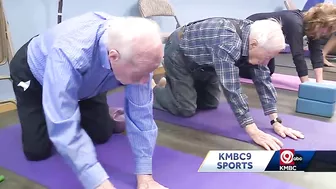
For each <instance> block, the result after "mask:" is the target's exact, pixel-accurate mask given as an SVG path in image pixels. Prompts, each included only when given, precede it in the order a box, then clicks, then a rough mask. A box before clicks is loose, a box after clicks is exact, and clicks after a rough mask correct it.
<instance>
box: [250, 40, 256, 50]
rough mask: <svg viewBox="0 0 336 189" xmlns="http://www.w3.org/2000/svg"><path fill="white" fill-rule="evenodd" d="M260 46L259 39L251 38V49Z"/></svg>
mask: <svg viewBox="0 0 336 189" xmlns="http://www.w3.org/2000/svg"><path fill="white" fill-rule="evenodd" d="M257 46H258V41H257V40H255V39H251V40H250V49H253V48H256V47H257Z"/></svg>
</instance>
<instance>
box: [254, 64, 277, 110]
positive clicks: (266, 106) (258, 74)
mask: <svg viewBox="0 0 336 189" xmlns="http://www.w3.org/2000/svg"><path fill="white" fill-rule="evenodd" d="M250 71H251V76H252V80H253V83H254V85H255V87H256V90H257V93H258V95H259V99H260V102H261V105H262V107H263V110H264V113H265V115H270V114H273V113H276V112H277V108H276V103H277V93H276V90H275V88H274V85H273V84H272V80H271V75H270V71H269V69H268V67H267V66H263V65H257V66H253V68H252V69H250Z"/></svg>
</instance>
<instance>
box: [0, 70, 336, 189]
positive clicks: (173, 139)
mask: <svg viewBox="0 0 336 189" xmlns="http://www.w3.org/2000/svg"><path fill="white" fill-rule="evenodd" d="M277 72H278V73H284V74H290V73H292V74H293V69H288V68H277ZM293 75H295V70H294V74H293ZM326 77H328V78H329V79H330V80H336V75H335V73H328V74H326ZM277 91H278V110H279V112H281V113H286V114H291V115H296V116H300V117H307V118H310V119H316V120H321V121H326V122H333V123H335V126H336V116H334V117H333V118H332V119H326V118H320V117H316V116H307V115H302V114H297V113H295V107H294V104H295V101H296V98H297V93H296V92H291V91H285V90H279V89H278V90H277ZM244 92H245V93H246V94H247V95H248V97H249V104H250V106H251V107H257V108H260V103H259V99H258V96H257V94H256V91H255V88H254V87H253V86H252V85H244ZM223 100H225V99H223ZM17 122H18V119H17V113H16V112H15V111H11V112H7V113H3V114H0V127H5V126H8V125H11V124H14V123H17ZM157 124H158V127H159V136H158V144H159V145H164V146H168V147H170V148H173V149H176V150H180V151H183V152H185V153H190V154H194V155H197V156H201V157H204V156H205V155H206V153H207V152H208V151H209V150H229V149H259V148H258V147H257V146H255V145H252V144H247V143H244V142H240V141H236V140H232V139H228V138H225V137H221V136H216V135H212V134H208V133H204V132H200V131H196V130H192V129H188V128H184V127H179V126H177V125H172V124H167V123H163V122H157ZM289 124H290V123H289ZM289 126H290V125H289ZM242 132H244V131H243V130H242ZM335 149H336V146H335ZM2 153H5V152H1V154H2ZM51 171H52V170H51ZM1 174H2V175H5V176H6V178H7V179H6V181H5V182H3V183H1V184H0V189H42V188H43V187H42V186H39V185H38V184H35V183H33V182H31V181H29V180H27V179H25V178H22V177H20V176H17V175H15V174H14V173H11V172H9V171H7V170H4V169H1V168H0V175H1ZM265 175H268V176H270V177H274V178H276V179H279V180H282V181H284V182H288V183H293V184H295V185H298V186H302V187H304V188H307V189H336V183H335V181H334V179H335V178H336V173H267V174H266V173H265ZM260 184H262V183H260ZM218 189H222V188H218ZM270 189H272V186H270Z"/></svg>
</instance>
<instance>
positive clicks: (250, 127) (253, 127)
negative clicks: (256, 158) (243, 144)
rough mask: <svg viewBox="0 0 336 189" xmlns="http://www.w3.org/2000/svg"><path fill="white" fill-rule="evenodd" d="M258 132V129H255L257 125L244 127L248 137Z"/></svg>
mask: <svg viewBox="0 0 336 189" xmlns="http://www.w3.org/2000/svg"><path fill="white" fill-rule="evenodd" d="M258 130H259V129H258V127H257V125H256V124H255V123H252V124H249V125H247V126H246V127H245V131H246V132H247V133H248V134H249V135H251V134H253V133H255V132H257V131H258Z"/></svg>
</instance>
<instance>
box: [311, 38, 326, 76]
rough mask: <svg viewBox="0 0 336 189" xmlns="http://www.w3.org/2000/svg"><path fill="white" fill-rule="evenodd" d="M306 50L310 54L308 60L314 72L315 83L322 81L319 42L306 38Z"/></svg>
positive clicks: (321, 54) (321, 55)
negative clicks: (307, 49)
mask: <svg viewBox="0 0 336 189" xmlns="http://www.w3.org/2000/svg"><path fill="white" fill-rule="evenodd" d="M308 48H309V52H310V60H311V63H312V66H313V69H314V72H315V78H316V81H317V82H321V81H323V66H324V60H323V53H322V45H321V41H320V40H317V39H311V38H308Z"/></svg>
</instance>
